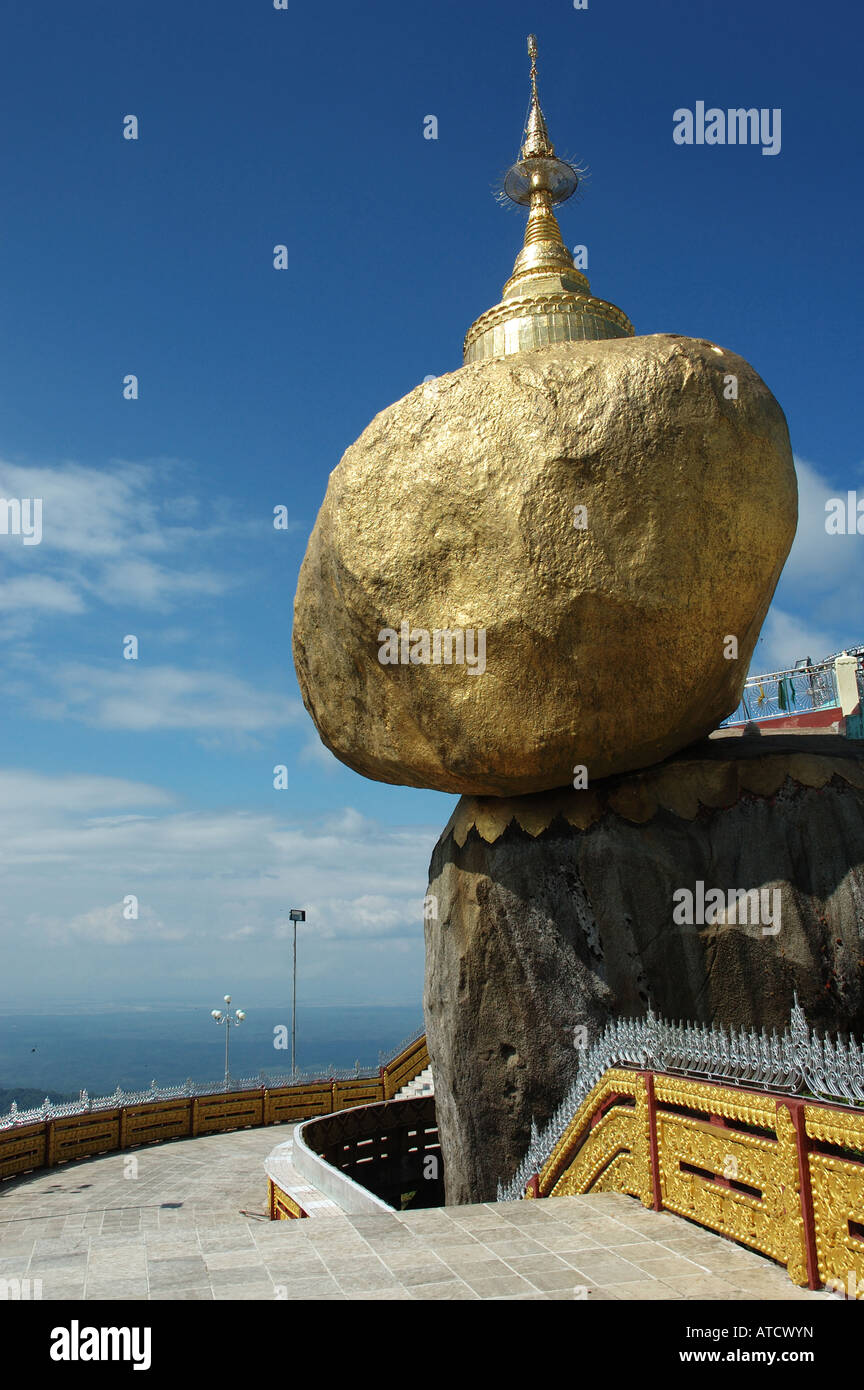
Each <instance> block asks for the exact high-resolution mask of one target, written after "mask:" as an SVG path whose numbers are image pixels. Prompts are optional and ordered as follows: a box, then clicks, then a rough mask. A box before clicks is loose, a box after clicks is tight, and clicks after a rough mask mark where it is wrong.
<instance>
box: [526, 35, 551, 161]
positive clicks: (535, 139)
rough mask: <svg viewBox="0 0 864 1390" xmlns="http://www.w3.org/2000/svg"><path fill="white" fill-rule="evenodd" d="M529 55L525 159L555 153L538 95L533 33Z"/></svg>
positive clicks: (529, 40)
mask: <svg viewBox="0 0 864 1390" xmlns="http://www.w3.org/2000/svg"><path fill="white" fill-rule="evenodd" d="M528 56H529V57H530V59H531V106H530V109H529V111H528V120H527V121H526V123H525V139H524V142H523V145H522V158H523V159H530V158H531V157H532V155H553V154H554V153H555V146H554V145H553V144H552V141H551V140H550V139H549V132H548V130H547V129H546V119H545V117H544V115H543V108H542V107H541V105H540V98H539V97H538V95H537V40H536V39H535V37H534V35H533V34H529V35H528Z"/></svg>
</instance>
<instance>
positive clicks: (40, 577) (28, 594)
mask: <svg viewBox="0 0 864 1390" xmlns="http://www.w3.org/2000/svg"><path fill="white" fill-rule="evenodd" d="M37 609H42V610H44V611H46V612H50V613H83V612H84V602H83V600H82V598H81V595H80V593H77V592H76V590H75V588H74V586H73V585H71V584H68V583H65V584H64V583H61V581H60V580H59V579H51V578H50V577H49V576H48V575H47V574H28V575H22V576H21V577H20V578H19V579H8V580H7V581H6V583H5V584H0V613H8V614H11V615H13V616H27V617H29V616H31V615H32V613H33V612H34V611H35V610H37Z"/></svg>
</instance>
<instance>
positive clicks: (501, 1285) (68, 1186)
mask: <svg viewBox="0 0 864 1390" xmlns="http://www.w3.org/2000/svg"><path fill="white" fill-rule="evenodd" d="M292 1129H293V1126H291V1125H275V1126H271V1127H269V1128H267V1129H253V1130H242V1131H240V1132H239V1133H234V1134H225V1135H209V1136H206V1137H204V1138H199V1139H184V1140H180V1141H177V1142H175V1143H168V1144H162V1145H157V1146H154V1147H152V1148H144V1149H137V1150H134V1151H133V1152H131V1153H130V1152H125V1153H116V1154H109V1155H107V1156H106V1157H103V1158H95V1159H87V1160H84V1161H82V1162H80V1163H75V1164H69V1165H64V1166H63V1167H62V1168H53V1169H50V1170H47V1171H44V1170H43V1171H41V1172H39V1173H35V1174H32V1175H31V1176H29V1177H23V1178H17V1179H10V1180H9V1181H7V1182H5V1183H3V1184H2V1185H0V1281H2V1280H4V1279H5V1280H7V1281H8V1280H13V1279H27V1278H29V1279H30V1280H31V1287H32V1282H33V1281H35V1280H41V1281H42V1287H41V1296H42V1297H43V1298H44V1299H72V1300H77V1299H81V1298H87V1299H173V1300H176V1299H264V1300H274V1299H316V1300H317V1299H328V1300H331V1299H336V1300H340V1299H391V1298H396V1299H508V1300H509V1299H541V1300H545V1299H556V1300H557V1299H568V1300H570V1299H577V1298H584V1297H587V1298H588V1299H589V1300H596V1299H623V1300H630V1299H706V1298H707V1299H719V1300H723V1301H726V1300H729V1299H733V1300H734V1299H739V1300H741V1299H777V1300H789V1299H814V1298H816V1299H825V1298H827V1297H830V1295H827V1294H825V1293H810V1292H808V1291H806V1290H802V1289H796V1287H795V1286H794V1285H793V1284H792V1283H790V1281H789V1279H788V1278H787V1276H786V1273H785V1271H784V1270H782V1269H781V1268H779V1267H778V1266H777V1265H775V1264H773V1263H772V1262H771V1261H769V1260H765V1259H763V1258H762V1257H761V1256H759V1255H755V1254H753V1253H752V1252H750V1251H746V1250H742V1249H739V1248H738V1247H737V1246H734V1245H731V1244H730V1243H729V1242H728V1241H725V1240H723V1239H721V1238H720V1237H719V1236H714V1235H711V1234H709V1233H708V1232H706V1231H702V1230H700V1229H699V1228H698V1227H696V1226H693V1225H691V1224H690V1223H689V1222H686V1221H683V1220H681V1219H680V1218H678V1217H675V1216H670V1215H667V1214H665V1213H663V1214H657V1213H655V1212H650V1211H646V1210H645V1209H644V1208H643V1207H641V1206H640V1205H639V1204H638V1203H637V1202H636V1201H634V1200H632V1199H631V1198H629V1197H624V1196H621V1195H620V1194H618V1193H604V1194H597V1195H592V1196H587V1197H562V1198H554V1199H550V1200H547V1201H541V1202H503V1203H490V1204H489V1205H486V1206H473V1207H447V1208H438V1209H436V1210H431V1211H416V1212H404V1213H402V1214H400V1215H395V1214H394V1215H392V1216H390V1215H388V1214H386V1213H383V1214H382V1215H380V1216H345V1215H326V1216H320V1217H313V1218H311V1219H309V1220H306V1221H279V1222H270V1221H268V1220H267V1219H266V1190H267V1189H266V1179H265V1177H264V1171H263V1161H264V1159H265V1157H266V1155H267V1154H268V1153H269V1152H270V1151H271V1150H272V1149H273V1148H275V1146H276V1145H277V1144H279V1143H281V1142H284V1141H285V1140H286V1139H287V1138H289V1137H290V1134H291V1132H292ZM0 1288H2V1285H0Z"/></svg>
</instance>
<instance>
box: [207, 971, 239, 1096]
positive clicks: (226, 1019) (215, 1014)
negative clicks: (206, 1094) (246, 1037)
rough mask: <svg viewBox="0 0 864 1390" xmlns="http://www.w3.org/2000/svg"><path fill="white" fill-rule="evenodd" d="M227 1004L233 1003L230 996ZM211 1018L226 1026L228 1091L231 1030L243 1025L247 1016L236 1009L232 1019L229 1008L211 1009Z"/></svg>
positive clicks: (226, 1078) (227, 996)
mask: <svg viewBox="0 0 864 1390" xmlns="http://www.w3.org/2000/svg"><path fill="white" fill-rule="evenodd" d="M225 1003H226V1004H230V1003H231V995H230V994H226V995H225ZM210 1017H211V1018H212V1019H213V1021H214V1022H215V1023H224V1025H225V1089H226V1091H227V1089H228V1077H229V1075H230V1073H229V1070H228V1043H229V1041H230V1038H231V1028H232V1026H233V1027H235V1028H236V1027H237V1026H238V1025H239V1024H241V1023H242V1022H243V1020H244V1018H245V1017H246V1015H245V1013H244V1012H243V1010H242V1009H235V1011H234V1015H233V1017H232V1015H231V1010H230V1008H229V1009H225V1010H224V1011H223V1010H222V1009H211V1011H210Z"/></svg>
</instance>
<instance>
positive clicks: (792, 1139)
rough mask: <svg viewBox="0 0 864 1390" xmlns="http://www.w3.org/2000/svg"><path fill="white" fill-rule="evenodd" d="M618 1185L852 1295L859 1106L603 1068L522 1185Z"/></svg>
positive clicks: (856, 1284)
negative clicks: (541, 1162)
mask: <svg viewBox="0 0 864 1390" xmlns="http://www.w3.org/2000/svg"><path fill="white" fill-rule="evenodd" d="M586 1192H626V1193H629V1194H630V1195H631V1196H633V1197H638V1198H639V1200H640V1201H641V1202H642V1204H643V1205H644V1206H646V1207H653V1208H654V1210H656V1211H671V1212H675V1213H677V1215H679V1216H684V1217H687V1218H688V1219H689V1220H690V1221H694V1222H696V1223H697V1224H698V1225H700V1226H704V1227H707V1228H708V1229H709V1230H712V1231H716V1232H718V1233H719V1234H720V1235H723V1236H726V1237H728V1238H729V1239H731V1240H734V1241H737V1242H738V1243H739V1244H741V1245H746V1246H748V1247H749V1248H750V1249H752V1250H758V1251H759V1252H760V1253H761V1254H763V1255H767V1256H769V1257H770V1258H771V1259H773V1260H777V1261H778V1262H779V1263H780V1264H783V1265H785V1266H786V1269H787V1271H788V1273H789V1277H790V1279H792V1280H793V1281H794V1282H795V1283H796V1284H799V1285H808V1286H809V1287H810V1288H814V1289H815V1288H819V1287H820V1286H822V1285H828V1286H829V1287H834V1288H837V1289H838V1290H839V1289H841V1288H842V1291H843V1292H844V1293H847V1294H849V1293H850V1292H851V1293H852V1295H853V1296H854V1297H857V1298H861V1297H864V1111H856V1110H854V1109H852V1108H851V1107H845V1106H835V1105H830V1104H827V1103H823V1102H819V1101H812V1102H811V1101H808V1100H806V1099H802V1098H800V1097H793V1096H785V1095H773V1094H770V1093H767V1092H763V1091H750V1090H746V1089H743V1088H740V1089H739V1088H737V1087H731V1086H725V1085H722V1084H718V1083H712V1082H706V1081H690V1080H687V1079H686V1078H684V1077H679V1076H670V1075H666V1074H661V1073H655V1072H649V1071H633V1070H629V1069H625V1068H612V1069H610V1070H609V1071H607V1072H606V1073H605V1074H604V1075H603V1077H602V1078H601V1079H600V1081H599V1082H598V1083H597V1085H596V1086H595V1087H594V1089H593V1091H592V1092H591V1094H590V1095H589V1096H588V1097H587V1098H586V1100H585V1102H584V1103H583V1104H582V1105H581V1106H580V1108H579V1110H578V1111H577V1113H576V1114H575V1115H574V1116H573V1119H572V1120H571V1121H570V1123H569V1124H568V1126H567V1128H566V1130H565V1131H564V1133H563V1134H562V1136H561V1138H560V1139H559V1141H558V1143H557V1144H556V1146H555V1148H554V1149H553V1151H552V1153H551V1154H550V1156H549V1158H548V1160H547V1161H546V1163H545V1164H544V1165H543V1167H542V1169H541V1171H540V1172H539V1173H538V1174H536V1175H535V1176H534V1177H533V1178H532V1179H531V1180H530V1181H529V1183H528V1185H527V1188H526V1191H525V1196H526V1197H534V1198H536V1197H549V1196H565V1195H566V1196H571V1195H574V1194H577V1193H586Z"/></svg>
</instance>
